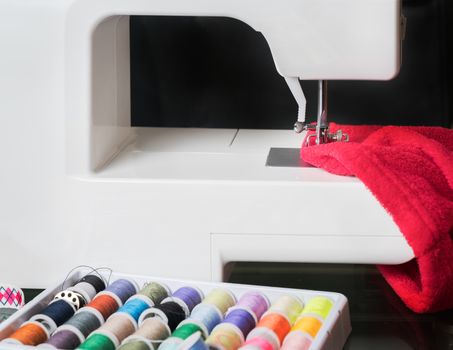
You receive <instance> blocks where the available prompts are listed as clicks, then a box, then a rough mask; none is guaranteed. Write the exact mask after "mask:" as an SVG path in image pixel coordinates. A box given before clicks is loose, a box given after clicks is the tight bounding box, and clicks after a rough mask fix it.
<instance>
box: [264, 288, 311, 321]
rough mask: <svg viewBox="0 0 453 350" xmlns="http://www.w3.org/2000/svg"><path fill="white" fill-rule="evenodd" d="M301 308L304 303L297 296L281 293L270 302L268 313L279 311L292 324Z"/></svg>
mask: <svg viewBox="0 0 453 350" xmlns="http://www.w3.org/2000/svg"><path fill="white" fill-rule="evenodd" d="M303 308H304V304H303V303H302V302H301V301H300V300H299V299H298V298H296V297H294V296H292V295H283V296H281V297H280V298H278V299H277V300H276V301H275V302H274V303H273V304H272V306H271V307H270V309H269V311H268V313H271V312H279V313H282V314H284V315H285V316H286V317H287V318H288V320H289V322H290V323H291V326H292V325H293V324H294V322H296V320H297V318H298V317H299V316H300V314H301V312H302V310H303Z"/></svg>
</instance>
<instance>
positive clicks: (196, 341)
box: [178, 332, 209, 350]
mask: <svg viewBox="0 0 453 350" xmlns="http://www.w3.org/2000/svg"><path fill="white" fill-rule="evenodd" d="M179 349H180V350H209V347H208V345H206V344H205V342H204V341H203V337H202V335H201V333H200V332H197V333H195V334H192V335H191V336H190V337H189V338H187V339H186V340H185V341H184V343H182V344H181V345H180V347H179V348H178V350H179Z"/></svg>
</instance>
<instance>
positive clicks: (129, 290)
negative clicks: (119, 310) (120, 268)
mask: <svg viewBox="0 0 453 350" xmlns="http://www.w3.org/2000/svg"><path fill="white" fill-rule="evenodd" d="M137 292H138V286H137V284H136V283H135V282H133V281H130V280H128V279H125V278H121V279H119V280H116V281H114V282H112V283H111V284H110V285H109V286H108V287H107V288H106V289H105V290H104V291H102V292H100V293H98V295H97V298H99V296H101V295H104V294H106V295H110V296H111V297H112V298H115V300H116V301H117V302H118V307H120V306H121V305H123V304H124V303H125V302H126V301H127V300H128V299H129V298H130V297H131V296H133V295H134V294H136V293H137Z"/></svg>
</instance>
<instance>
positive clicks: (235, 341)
mask: <svg viewBox="0 0 453 350" xmlns="http://www.w3.org/2000/svg"><path fill="white" fill-rule="evenodd" d="M243 343H244V338H243V337H242V335H241V334H240V333H239V332H238V331H237V329H236V328H235V327H232V326H231V325H230V324H228V323H221V324H220V325H218V326H217V327H215V328H214V330H213V331H212V333H211V335H210V336H209V337H208V339H206V344H209V345H213V346H220V347H221V348H222V349H224V350H237V349H239V348H240V347H241V345H242V344H243Z"/></svg>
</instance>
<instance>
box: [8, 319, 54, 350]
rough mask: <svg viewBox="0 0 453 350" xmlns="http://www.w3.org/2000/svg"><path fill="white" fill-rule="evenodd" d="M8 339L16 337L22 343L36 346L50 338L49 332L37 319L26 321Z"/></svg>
mask: <svg viewBox="0 0 453 350" xmlns="http://www.w3.org/2000/svg"><path fill="white" fill-rule="evenodd" d="M8 339H14V340H17V341H18V342H20V343H21V344H22V345H31V346H36V345H39V344H42V343H44V342H45V341H46V340H47V339H49V333H48V332H47V330H46V329H45V328H44V326H43V325H42V324H40V323H39V322H36V321H30V322H26V323H24V324H23V325H22V326H21V327H20V328H19V329H18V330H16V331H15V332H14V333H13V334H11V336H10V337H9V338H8Z"/></svg>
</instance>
